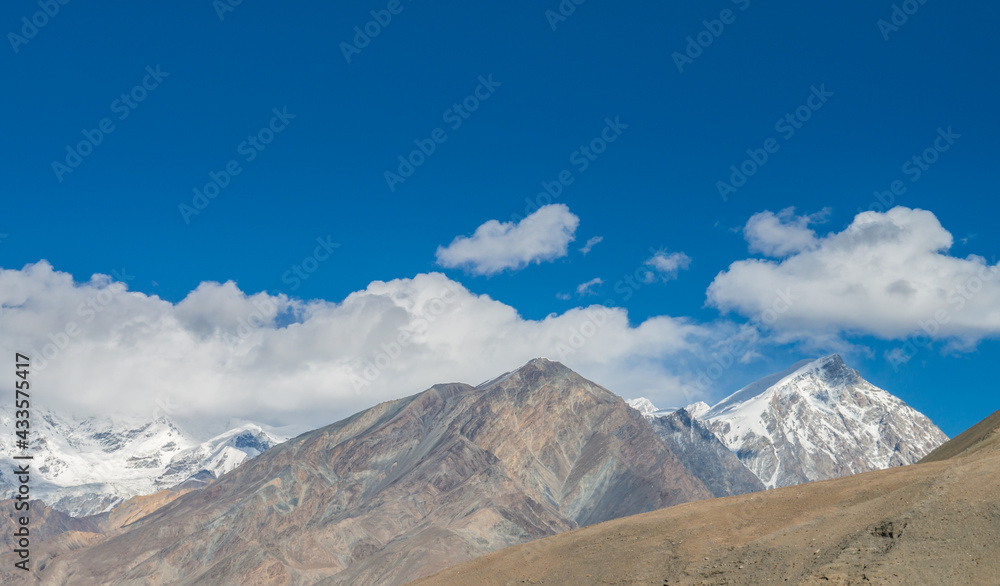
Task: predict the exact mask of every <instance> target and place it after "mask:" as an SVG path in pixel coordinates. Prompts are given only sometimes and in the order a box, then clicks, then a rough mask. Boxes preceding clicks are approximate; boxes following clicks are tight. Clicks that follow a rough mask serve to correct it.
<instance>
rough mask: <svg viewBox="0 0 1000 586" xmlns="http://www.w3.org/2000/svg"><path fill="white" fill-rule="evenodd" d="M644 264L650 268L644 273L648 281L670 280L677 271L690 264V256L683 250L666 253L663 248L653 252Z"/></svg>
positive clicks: (675, 276) (674, 276)
mask: <svg viewBox="0 0 1000 586" xmlns="http://www.w3.org/2000/svg"><path fill="white" fill-rule="evenodd" d="M645 264H646V265H647V266H649V267H650V269H651V270H650V272H648V273H646V280H647V281H648V282H653V281H656V280H661V281H670V280H672V279H676V278H677V273H679V272H680V271H682V270H684V269H686V268H688V267H689V266H691V257H689V256H688V255H686V254H684V253H683V252H672V253H669V254H668V253H667V252H666V251H665V250H660V251H657V252H656V253H655V254H653V256H652V257H651V258H650V259H649V260H647V261H646V263H645Z"/></svg>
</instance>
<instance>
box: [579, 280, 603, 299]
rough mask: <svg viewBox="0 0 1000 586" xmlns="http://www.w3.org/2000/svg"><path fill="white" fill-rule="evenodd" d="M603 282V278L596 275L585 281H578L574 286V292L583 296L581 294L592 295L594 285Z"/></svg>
mask: <svg viewBox="0 0 1000 586" xmlns="http://www.w3.org/2000/svg"><path fill="white" fill-rule="evenodd" d="M603 284H604V279H602V278H600V277H596V278H594V279H591V280H589V281H587V282H586V283H580V284H579V285H577V286H576V294H577V295H580V296H583V295H593V294H594V291H593V289H594V287H597V286H598V285H603Z"/></svg>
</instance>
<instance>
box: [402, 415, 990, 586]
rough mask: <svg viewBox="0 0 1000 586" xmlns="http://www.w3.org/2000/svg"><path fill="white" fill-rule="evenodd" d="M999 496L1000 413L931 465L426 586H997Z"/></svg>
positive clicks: (754, 500)
mask: <svg viewBox="0 0 1000 586" xmlns="http://www.w3.org/2000/svg"><path fill="white" fill-rule="evenodd" d="M966 453H968V455H966ZM998 486H1000V412H998V413H995V414H994V415H992V416H991V417H989V418H988V419H987V420H985V421H984V422H982V423H981V424H979V425H977V426H975V427H973V428H971V429H970V430H969V431H967V432H966V433H964V434H962V435H959V436H958V437H956V438H955V439H953V440H951V441H950V442H948V443H946V444H945V445H943V446H941V447H940V448H939V449H938V450H936V451H935V452H934V453H932V454H930V455H929V456H928V457H927V458H926V459H925V461H924V462H922V463H919V464H915V465H910V466H904V467H899V468H892V469H888V470H882V471H876V472H868V473H864V474H859V475H857V476H851V477H846V478H838V479H835V480H829V481H824V482H815V483H809V484H803V485H798V486H792V487H787V488H780V489H776V490H770V491H767V492H764V493H755V494H749V495H742V496H735V497H729V498H723V499H715V500H709V501H701V502H695V503H687V504H683V505H679V506H675V507H670V508H667V509H664V510H661V511H655V512H652V513H647V514H643V515H637V516H633V517H628V518H623V519H617V520H614V521H610V522H607V523H602V524H599V525H594V526H591V527H585V528H583V529H579V530H576V531H571V532H569V533H565V534H562V535H557V536H554V537H550V538H546V539H542V540H539V541H536V542H532V543H527V544H523V545H519V546H515V547H511V548H507V549H505V550H502V551H499V552H496V553H493V554H490V555H487V556H484V557H481V558H478V559H476V560H473V561H471V562H466V563H464V564H461V565H458V566H455V567H452V568H449V569H447V570H445V571H443V572H440V573H438V574H435V575H432V576H430V577H427V578H425V579H423V580H418V581H416V582H415V584H420V585H424V584H426V585H432V584H433V585H435V586H458V585H465V584H497V585H499V584H655V585H658V586H659V585H664V586H666V585H670V586H675V585H682V584H704V585H722V584H727V585H738V584H745V585H751V584H784V583H788V584H830V585H837V584H841V585H860V584H901V585H902V584H907V585H912V584H955V585H968V584H997V583H998V581H997V580H998V578H997V576H1000V556H997V543H1000V490H998V488H997V487H998Z"/></svg>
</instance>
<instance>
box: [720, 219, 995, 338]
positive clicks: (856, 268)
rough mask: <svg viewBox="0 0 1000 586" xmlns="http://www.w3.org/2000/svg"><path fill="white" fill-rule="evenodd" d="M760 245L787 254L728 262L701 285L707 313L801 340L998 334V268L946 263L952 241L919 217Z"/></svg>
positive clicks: (790, 233) (866, 222)
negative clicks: (736, 316)
mask: <svg viewBox="0 0 1000 586" xmlns="http://www.w3.org/2000/svg"><path fill="white" fill-rule="evenodd" d="M751 234H753V235H751ZM758 235H759V232H752V233H748V240H749V239H751V238H757V237H758ZM782 237H784V238H785V240H782ZM768 238H769V240H767V243H768V244H767V245H768V246H769V247H770V248H769V249H770V250H771V251H774V252H778V251H786V253H788V254H789V256H788V257H787V258H784V259H782V260H759V259H755V260H742V261H739V262H735V263H733V264H731V265H730V266H729V269H728V270H726V271H723V272H722V273H720V274H719V275H718V276H717V277H716V278H715V280H714V281H713V282H712V284H711V285H710V286H709V288H708V302H709V304H710V305H713V306H715V307H718V308H719V309H721V310H724V311H735V312H738V313H740V314H742V315H745V316H748V317H749V316H764V317H765V318H766V319H765V320H764V321H765V322H766V323H767V325H769V326H770V327H771V328H773V329H774V330H776V331H778V332H784V333H786V334H789V333H794V332H800V333H801V336H802V337H807V336H823V335H828V334H830V333H848V334H850V333H860V334H870V335H874V336H877V337H881V338H885V339H900V338H905V337H908V336H912V335H916V334H923V335H927V336H929V337H930V338H933V339H950V340H953V341H954V340H959V341H961V343H962V344H975V343H976V342H977V341H979V340H981V339H983V338H987V337H996V336H998V335H1000V265H998V264H997V262H996V259H993V261H992V264H990V261H987V260H986V259H985V258H982V257H980V256H975V255H970V256H967V257H965V258H959V257H955V256H951V255H949V254H948V250H949V249H950V248H951V246H952V243H953V238H952V235H951V234H950V233H949V232H948V231H947V230H945V229H944V227H942V226H941V223H940V222H939V221H938V219H937V217H935V216H934V214H933V213H931V212H929V211H924V210H919V209H909V208H905V207H896V208H893V209H891V210H889V211H888V212H884V213H879V212H864V213H861V214H858V215H857V216H856V217H855V218H854V221H853V222H852V223H851V224H850V226H848V227H847V228H846V229H844V230H843V231H842V232H835V233H830V234H828V235H826V236H824V237H817V236H810V237H808V238H807V237H805V236H804V235H803V233H802V232H801V231H800V230H785V231H782V230H781V229H778V230H773V231H771V232H769V236H768Z"/></svg>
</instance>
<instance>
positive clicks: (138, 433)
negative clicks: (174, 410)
mask: <svg viewBox="0 0 1000 586" xmlns="http://www.w3.org/2000/svg"><path fill="white" fill-rule="evenodd" d="M31 423H32V428H31V434H30V435H29V438H30V439H29V443H30V446H31V447H30V450H29V451H28V452H27V453H29V454H31V455H33V456H34V459H33V460H31V471H32V472H33V476H32V478H31V490H32V497H33V498H39V499H41V500H43V501H44V502H45V503H46V504H48V505H49V506H51V507H52V508H54V509H56V510H59V511H62V512H64V513H68V514H70V515H73V516H75V517H81V516H86V515H92V514H96V513H102V512H105V511H107V510H109V509H110V508H111V507H113V506H114V505H116V504H118V503H120V502H122V501H124V500H126V499H128V498H131V497H133V496H137V495H142V494H149V493H153V492H156V491H158V490H162V489H164V488H169V487H171V486H174V485H177V484H180V483H181V482H184V481H185V480H187V479H188V478H189V477H191V476H193V475H195V474H197V473H198V472H200V471H202V470H208V471H209V472H211V473H213V474H214V475H215V476H219V475H221V474H224V473H226V472H229V471H230V470H232V469H233V468H236V467H237V466H239V465H240V464H241V463H243V462H244V461H245V460H247V459H248V458H253V457H254V456H257V455H258V454H260V453H261V452H263V451H264V450H266V449H268V448H270V447H272V446H274V445H277V444H278V443H281V442H282V441H284V440H285V439H287V438H285V437H281V436H278V435H276V434H274V433H273V432H272V433H268V432H267V431H264V429H262V428H261V427H260V426H258V425H255V424H243V425H241V426H238V427H236V428H234V429H230V430H229V431H226V432H225V433H223V434H220V435H218V436H216V437H213V438H211V439H209V440H207V441H203V442H200V441H197V440H195V439H193V438H192V436H191V435H190V434H189V433H186V432H185V431H183V430H182V429H181V428H180V427H179V426H178V425H177V424H176V423H175V422H173V421H172V420H170V419H169V418H168V417H166V416H161V417H158V418H156V419H153V420H151V421H150V420H142V419H138V418H129V419H126V418H108V417H91V418H87V419H75V418H73V417H66V416H62V415H60V414H57V413H54V412H52V411H49V410H46V409H42V408H35V409H33V410H32V419H31ZM14 438H15V436H14V429H13V422H12V421H11V419H10V417H9V416H4V417H0V454H2V456H0V491H2V495H3V498H8V497H9V496H10V493H11V490H12V488H13V487H14V486H16V485H15V483H16V478H14V477H13V475H12V474H11V471H13V470H14V465H13V462H14V460H12V459H11V456H12V455H14V454H15V453H19V451H16V450H15V449H14V446H13V445H12V444H13V441H14Z"/></svg>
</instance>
